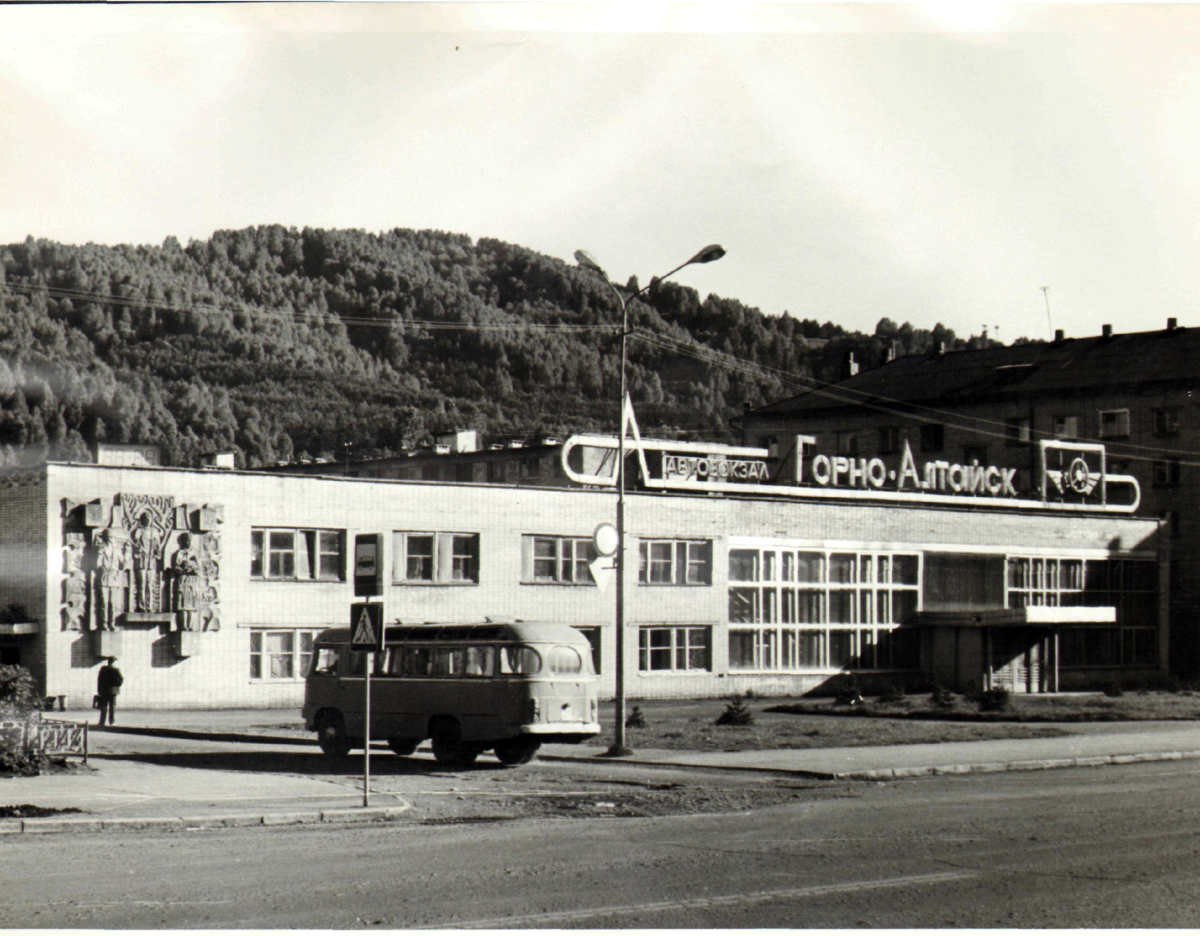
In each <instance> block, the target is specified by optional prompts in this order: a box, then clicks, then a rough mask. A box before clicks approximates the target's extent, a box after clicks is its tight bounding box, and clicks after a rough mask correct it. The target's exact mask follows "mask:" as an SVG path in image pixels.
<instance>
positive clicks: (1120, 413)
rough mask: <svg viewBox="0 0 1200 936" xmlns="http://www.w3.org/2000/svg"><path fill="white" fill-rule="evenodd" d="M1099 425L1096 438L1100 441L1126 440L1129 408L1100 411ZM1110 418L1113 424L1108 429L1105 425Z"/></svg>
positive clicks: (1127, 436)
mask: <svg viewBox="0 0 1200 936" xmlns="http://www.w3.org/2000/svg"><path fill="white" fill-rule="evenodd" d="M1099 412H1100V415H1099V419H1100V425H1099V432H1098V433H1097V436H1098V437H1099V438H1101V439H1128V438H1129V425H1130V419H1129V407H1123V408H1121V409H1110V410H1100V411H1099ZM1109 417H1112V419H1111V421H1112V422H1114V423H1115V425H1114V426H1112V427H1111V431H1110V427H1109V426H1106V425H1105V422H1106V420H1108V419H1109Z"/></svg>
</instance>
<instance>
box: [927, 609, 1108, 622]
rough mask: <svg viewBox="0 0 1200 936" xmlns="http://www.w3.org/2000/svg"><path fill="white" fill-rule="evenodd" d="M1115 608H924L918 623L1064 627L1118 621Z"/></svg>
mask: <svg viewBox="0 0 1200 936" xmlns="http://www.w3.org/2000/svg"><path fill="white" fill-rule="evenodd" d="M1116 622H1117V609H1116V608H1113V607H1098V608H1087V607H1065V608H1062V607H1047V606H1045V605H1038V606H1034V607H1026V608H996V609H994V610H988V611H920V612H918V613H917V615H916V619H915V623H916V624H917V625H918V626H925V627H1062V626H1065V625H1074V624H1115V623H1116Z"/></svg>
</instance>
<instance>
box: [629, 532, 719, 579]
mask: <svg viewBox="0 0 1200 936" xmlns="http://www.w3.org/2000/svg"><path fill="white" fill-rule="evenodd" d="M656 547H657V548H658V550H659V551H660V555H659V556H658V557H655V555H654V553H655V549H656ZM663 547H667V549H668V551H669V555H668V556H666V557H663V556H662V555H661V550H662V548H663ZM656 566H657V567H658V568H659V569H662V568H664V566H665V568H666V569H667V574H666V577H665V578H664V577H663V576H662V575H661V573H660V575H659V577H658V578H656V579H654V580H652V579H651V573H652V572H653V571H654V569H655V567H656ZM694 569H696V570H699V571H698V573H697V574H696V575H695V576H694V575H693V570H694ZM712 578H713V541H712V540H710V539H670V538H660V537H642V538H639V540H638V585H642V586H646V587H650V588H704V587H708V586H711V585H712Z"/></svg>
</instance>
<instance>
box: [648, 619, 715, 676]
mask: <svg viewBox="0 0 1200 936" xmlns="http://www.w3.org/2000/svg"><path fill="white" fill-rule="evenodd" d="M711 645H712V629H711V628H708V627H688V626H682V627H680V626H674V627H642V628H640V629H639V630H638V669H639V670H641V671H642V672H644V673H649V672H667V671H671V672H685V671H689V670H690V671H705V670H710V669H711V668H712V663H711V662H710V661H711V659H712V653H711Z"/></svg>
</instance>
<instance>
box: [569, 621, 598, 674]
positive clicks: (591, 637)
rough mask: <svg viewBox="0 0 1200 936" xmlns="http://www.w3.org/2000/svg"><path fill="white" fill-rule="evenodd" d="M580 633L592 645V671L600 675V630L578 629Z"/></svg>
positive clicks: (594, 628) (590, 628)
mask: <svg viewBox="0 0 1200 936" xmlns="http://www.w3.org/2000/svg"><path fill="white" fill-rule="evenodd" d="M575 629H576V630H577V631H579V633H581V634H583V636H584V637H586V638H587V642H588V643H589V644H591V645H592V669H593V670H594V671H595V672H596V674H597V675H599V674H600V672H601V670H600V656H601V654H600V628H598V627H576V628H575Z"/></svg>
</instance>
